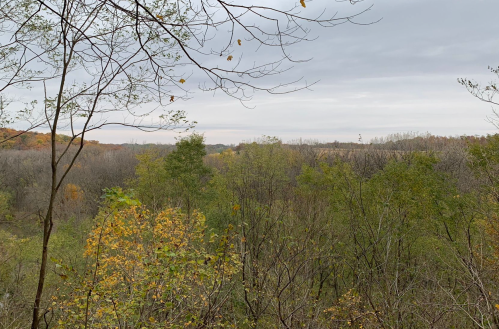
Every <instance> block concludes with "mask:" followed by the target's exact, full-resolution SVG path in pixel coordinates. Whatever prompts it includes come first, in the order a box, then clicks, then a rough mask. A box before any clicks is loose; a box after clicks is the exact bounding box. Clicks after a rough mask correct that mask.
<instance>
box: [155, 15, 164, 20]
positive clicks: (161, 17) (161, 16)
mask: <svg viewBox="0 0 499 329" xmlns="http://www.w3.org/2000/svg"><path fill="white" fill-rule="evenodd" d="M156 18H158V19H160V20H161V21H164V19H163V15H156Z"/></svg>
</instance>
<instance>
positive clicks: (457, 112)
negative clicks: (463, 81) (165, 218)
mask: <svg viewBox="0 0 499 329" xmlns="http://www.w3.org/2000/svg"><path fill="white" fill-rule="evenodd" d="M281 2H287V3H289V1H287V0H286V1H284V0H282V1H281ZM370 4H374V7H373V8H372V10H371V11H370V12H369V13H367V14H365V15H363V16H361V17H359V18H358V19H357V20H358V21H359V22H370V21H374V20H377V19H379V18H382V20H381V21H380V22H379V23H377V24H374V25H370V26H358V25H351V24H345V25H341V26H337V27H334V28H332V29H321V28H318V27H312V28H313V30H312V36H318V39H317V40H315V41H313V42H311V43H306V44H301V45H300V46H299V47H294V48H293V49H292V54H293V56H294V58H312V60H310V61H309V62H306V63H302V64H298V65H296V66H295V67H294V68H293V70H291V71H289V72H287V73H286V74H285V75H282V76H279V77H277V78H278V80H277V81H280V82H287V81H290V80H293V79H295V78H300V77H304V81H309V82H312V81H315V80H320V81H319V82H318V83H317V84H316V85H314V86H313V87H312V88H311V89H312V90H304V91H299V92H296V93H292V94H286V95H268V94H264V93H257V94H256V95H255V97H254V100H253V101H252V102H251V103H250V104H248V105H249V106H251V107H254V108H245V107H243V106H242V105H241V104H240V103H239V102H237V101H236V100H234V99H231V98H229V97H227V96H225V95H223V94H216V95H215V96H213V95H212V94H208V93H203V92H201V91H196V92H195V94H194V95H193V98H192V99H191V100H189V101H188V102H177V103H176V105H175V106H177V108H178V109H183V110H186V111H187V112H188V117H189V119H191V120H195V121H198V122H199V124H198V125H197V128H196V131H198V132H201V133H204V134H205V136H206V138H207V143H209V144H215V143H225V144H229V143H239V142H240V141H243V140H251V139H254V138H257V137H259V136H262V135H270V136H278V137H280V138H281V139H283V141H290V140H294V139H298V138H303V139H317V140H320V141H334V140H339V141H356V140H357V139H358V136H359V134H361V135H362V136H363V138H364V140H365V141H368V140H369V139H371V138H373V137H376V136H386V135H388V134H393V133H399V132H408V131H413V132H421V133H424V132H430V133H432V134H435V135H446V136H449V135H451V136H455V135H463V134H466V135H475V134H478V135H483V134H487V133H495V132H496V131H495V128H494V127H493V126H492V125H491V124H490V123H488V122H487V120H486V118H487V116H491V115H492V108H491V107H490V105H487V104H485V103H483V102H480V101H478V100H477V99H475V98H473V97H472V96H471V95H470V94H468V93H467V91H466V90H465V88H464V87H462V86H461V85H459V84H458V83H457V82H456V79H457V78H462V77H467V78H472V79H475V80H477V81H481V82H483V83H486V82H489V81H490V80H492V79H493V78H494V76H493V75H492V74H490V73H489V71H488V70H487V67H488V66H489V65H490V66H498V65H499V56H498V55H499V38H498V37H497V31H499V19H497V15H498V13H499V1H497V0H439V1H434V0H433V1H430V0H373V1H371V2H367V1H366V2H365V3H362V4H356V5H355V6H351V5H350V4H348V3H337V2H335V1H332V0H314V1H307V8H306V10H310V12H314V11H317V10H322V9H324V8H327V10H328V12H329V13H332V12H334V11H335V10H339V14H342V13H345V14H346V13H351V12H353V11H360V10H362V9H364V8H367V6H369V5H370ZM244 56H245V57H244V58H245V60H250V61H251V60H253V59H257V58H261V56H262V52H252V51H248V52H246V53H244ZM173 136H175V134H174V133H172V132H161V133H151V134H146V133H140V132H137V131H122V130H102V131H96V132H93V133H92V134H91V135H90V136H89V138H91V139H97V140H100V141H102V142H111V143H123V142H130V141H135V142H138V143H142V142H154V143H171V142H173V141H174V139H173Z"/></svg>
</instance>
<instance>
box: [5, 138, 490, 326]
mask: <svg viewBox="0 0 499 329" xmlns="http://www.w3.org/2000/svg"><path fill="white" fill-rule="evenodd" d="M61 138H63V137H61ZM217 147H218V151H217V152H213V151H212V152H209V154H208V152H207V148H206V145H205V143H204V138H203V136H202V135H197V134H193V135H190V136H187V137H184V138H181V139H179V140H178V142H177V144H176V145H175V147H172V146H165V145H157V146H154V145H147V146H140V147H138V146H137V145H121V146H116V147H111V146H110V145H108V146H107V147H102V146H101V145H99V144H92V143H91V144H89V145H88V147H86V148H85V149H84V151H83V153H82V154H81V156H80V158H79V160H78V162H77V163H76V164H75V166H74V170H72V171H71V173H70V175H69V176H68V178H67V181H66V183H65V185H64V186H63V189H62V193H61V194H60V195H59V196H58V200H57V203H56V204H57V205H58V206H57V208H56V209H54V212H55V218H56V221H55V223H56V225H55V227H54V236H53V245H52V247H51V249H50V264H49V271H48V276H47V296H46V298H44V299H43V300H42V305H43V313H42V314H43V321H44V322H43V323H45V324H46V326H47V327H49V328H79V327H82V328H83V327H85V326H86V327H92V328H109V327H119V328H178V327H187V328H302V327H305V328H497V327H498V325H499V318H498V317H499V309H498V304H499V299H498V298H497V296H498V293H499V286H498V283H499V281H498V277H497V273H498V272H497V269H498V268H497V265H498V261H497V259H498V258H497V257H498V255H499V249H498V248H499V235H498V234H497V232H498V226H497V215H496V214H497V211H498V207H499V202H498V200H499V198H498V192H497V188H498V186H499V180H498V179H497V177H499V176H498V175H497V174H498V173H499V151H498V150H499V135H490V136H486V137H456V138H448V137H438V136H431V135H428V134H426V135H418V134H407V135H398V136H395V135H394V136H389V137H387V138H383V139H381V138H379V139H377V140H374V141H373V143H369V144H362V143H339V142H334V143H319V142H312V141H309V142H304V141H301V142H300V141H298V142H293V143H288V144H286V143H283V142H282V141H280V140H279V139H277V138H271V137H263V138H261V139H259V140H256V141H255V142H249V143H241V144H239V145H237V146H231V147H228V146H224V147H222V146H220V145H217V146H213V148H212V149H213V150H214V149H216V148H217ZM74 148H75V149H77V146H74ZM49 155H50V152H49V150H48V149H44V148H41V149H39V148H38V146H36V145H35V146H33V148H31V149H23V150H16V149H2V150H0V164H1V165H0V168H1V169H0V237H1V240H2V241H3V243H2V244H1V246H0V248H1V252H0V262H1V264H2V266H1V271H0V303H1V304H0V326H1V327H2V328H25V327H26V326H28V325H29V321H30V312H31V298H32V293H33V290H34V284H35V282H36V280H35V279H36V277H37V270H38V266H37V262H38V261H37V254H36V253H34V251H36V250H38V248H40V245H41V243H42V237H41V235H40V229H39V225H40V224H39V223H40V218H41V217H40V216H41V214H43V212H44V210H45V209H44V208H45V207H46V205H47V202H46V199H47V198H48V197H49V195H48V194H47V186H49V184H50V168H49V166H48V163H47V162H46V161H44V160H43V159H44V158H45V157H48V156H49ZM90 176H91V177H92V179H88V177H90Z"/></svg>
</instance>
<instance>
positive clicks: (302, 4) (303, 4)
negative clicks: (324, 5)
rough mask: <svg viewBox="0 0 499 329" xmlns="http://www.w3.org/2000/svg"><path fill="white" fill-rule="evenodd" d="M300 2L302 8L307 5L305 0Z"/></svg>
mask: <svg viewBox="0 0 499 329" xmlns="http://www.w3.org/2000/svg"><path fill="white" fill-rule="evenodd" d="M300 3H301V6H302V7H303V8H306V7H307V6H306V5H305V0H300Z"/></svg>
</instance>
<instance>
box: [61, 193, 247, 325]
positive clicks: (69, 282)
mask: <svg viewBox="0 0 499 329" xmlns="http://www.w3.org/2000/svg"><path fill="white" fill-rule="evenodd" d="M119 199H120V200H118V201H116V202H114V203H110V204H108V206H107V207H104V208H103V209H102V210H101V211H100V213H99V215H98V216H97V218H96V220H95V225H94V228H93V229H92V231H91V233H90V235H89V238H88V240H87V245H86V247H85V253H84V256H85V258H86V259H87V262H88V264H89V267H88V268H87V269H86V271H85V272H84V273H85V274H84V275H82V276H79V275H77V273H76V272H75V271H74V270H73V269H72V268H70V267H68V266H62V265H61V267H60V268H61V273H60V276H61V277H62V278H63V279H64V280H65V288H66V289H67V290H68V295H67V296H65V297H64V299H62V301H61V302H60V303H54V304H55V305H57V307H59V310H60V311H61V312H60V318H59V320H58V326H57V327H58V328H69V327H71V328H80V327H86V326H87V325H90V324H91V326H92V328H114V327H119V328H185V327H199V326H205V325H208V324H209V325H210V326H214V325H221V326H222V325H223V324H224V323H228V322H229V321H230V319H226V318H224V317H223V316H222V315H221V313H220V308H221V307H222V306H224V304H225V302H226V301H227V298H228V294H229V293H230V291H229V289H228V282H229V280H230V279H231V277H232V276H233V275H234V274H235V273H236V272H237V266H238V261H237V258H236V257H235V254H234V247H233V245H232V244H231V242H230V240H231V238H230V236H231V234H232V232H231V231H230V229H228V230H226V231H225V234H224V235H223V236H221V237H218V236H215V235H209V234H207V232H206V224H205V218H204V216H203V215H202V214H200V213H198V212H194V213H193V214H192V215H191V216H189V217H188V216H186V215H185V214H183V213H182V212H181V211H180V210H178V209H166V210H164V211H162V212H160V213H159V214H156V215H152V214H151V213H150V212H149V211H147V210H146V209H145V208H144V207H142V206H140V203H139V202H137V201H136V200H133V199H130V198H129V197H128V196H125V195H124V194H123V195H121V196H120V197H119ZM120 204H121V205H120Z"/></svg>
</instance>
